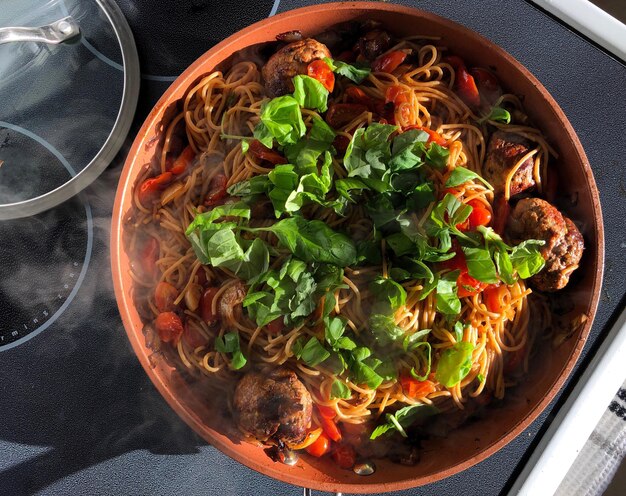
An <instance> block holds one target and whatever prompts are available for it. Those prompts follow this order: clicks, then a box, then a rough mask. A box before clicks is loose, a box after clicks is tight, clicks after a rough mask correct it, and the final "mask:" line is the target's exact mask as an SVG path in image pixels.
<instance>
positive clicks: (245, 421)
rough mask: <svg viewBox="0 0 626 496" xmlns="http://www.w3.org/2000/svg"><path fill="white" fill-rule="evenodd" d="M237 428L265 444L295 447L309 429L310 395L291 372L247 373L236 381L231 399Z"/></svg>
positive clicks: (311, 403) (276, 370) (311, 404)
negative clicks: (292, 445) (232, 399)
mask: <svg viewBox="0 0 626 496" xmlns="http://www.w3.org/2000/svg"><path fill="white" fill-rule="evenodd" d="M233 403H234V411H235V419H236V421H237V423H238V425H239V428H240V429H241V430H242V431H244V432H246V433H248V434H250V435H252V436H254V437H255V438H256V439H257V440H259V441H261V442H264V443H268V444H282V443H285V444H288V445H289V444H298V443H300V442H302V441H303V440H304V438H305V436H306V433H307V430H308V429H309V427H310V426H311V410H312V407H313V401H312V399H311V395H310V394H309V392H308V391H307V389H306V388H305V387H304V384H302V382H300V380H299V379H298V377H297V376H296V374H295V373H294V372H292V371H291V370H288V369H285V368H279V369H275V370H273V371H272V372H271V373H269V374H262V373H260V372H249V373H247V374H246V375H245V376H243V378H242V379H241V380H240V381H239V384H237V388H236V389H235V398H234V402H233Z"/></svg>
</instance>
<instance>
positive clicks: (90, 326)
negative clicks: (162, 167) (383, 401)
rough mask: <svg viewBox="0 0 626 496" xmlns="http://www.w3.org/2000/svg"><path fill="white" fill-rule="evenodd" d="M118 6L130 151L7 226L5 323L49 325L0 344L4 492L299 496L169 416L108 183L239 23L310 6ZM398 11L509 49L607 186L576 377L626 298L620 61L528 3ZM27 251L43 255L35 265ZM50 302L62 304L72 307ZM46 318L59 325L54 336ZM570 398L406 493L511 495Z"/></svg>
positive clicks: (438, 3) (421, 4) (0, 254)
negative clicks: (146, 356)
mask: <svg viewBox="0 0 626 496" xmlns="http://www.w3.org/2000/svg"><path fill="white" fill-rule="evenodd" d="M117 1H118V4H119V5H120V6H121V8H122V10H123V11H124V14H125V15H126V17H127V19H128V21H129V24H130V25H131V28H132V29H133V32H134V35H135V38H136V41H137V46H138V50H139V55H140V60H141V63H142V68H141V69H142V75H143V77H142V88H141V94H140V102H139V106H138V110H137V115H136V120H135V125H134V127H133V129H132V130H131V133H130V135H129V140H127V146H126V147H125V148H124V149H123V150H122V151H121V152H120V154H119V155H118V157H117V158H116V160H115V161H114V163H113V164H112V165H111V166H110V167H109V169H108V170H107V171H106V172H105V173H104V174H103V175H102V176H101V177H100V178H99V179H98V180H97V181H96V182H95V183H94V184H93V185H92V186H91V187H89V188H88V190H87V191H86V192H85V194H83V195H81V196H80V197H79V198H75V199H73V200H71V202H69V203H67V204H65V205H63V206H61V207H59V208H57V209H55V210H54V211H52V212H49V213H46V214H42V215H39V216H36V217H34V218H31V219H29V220H25V221H22V222H24V223H26V224H19V225H18V224H17V223H13V224H9V223H5V224H3V225H1V226H0V248H1V250H0V264H1V265H0V291H1V292H2V294H3V298H5V300H6V299H7V298H11V299H12V302H13V306H12V308H18V309H19V311H18V312H15V311H14V312H13V313H11V314H7V313H6V312H5V313H3V316H2V317H1V318H0V322H2V323H3V324H5V325H4V327H5V328H9V327H11V326H14V327H15V329H18V327H19V328H20V329H21V328H22V327H23V326H26V327H28V326H31V327H32V326H37V325H38V326H39V329H41V331H40V332H39V334H37V335H36V336H34V337H32V339H28V340H27V341H25V342H23V343H21V344H19V345H18V346H14V347H12V348H11V349H8V347H7V349H4V350H3V347H2V343H0V351H2V352H0V412H2V413H1V414H0V493H1V494H11V495H21V494H33V493H37V494H93V495H96V494H107V495H108V494H114V495H126V494H158V495H161V494H162V495H174V494H180V493H184V494H189V495H196V494H197V495H200V494H203V495H204V494H210V495H213V494H216V495H217V494H220V495H221V494H226V495H252V494H254V495H268V496H269V495H295V494H299V493H300V491H299V490H298V489H297V488H295V487H293V486H289V485H287V484H283V483H280V482H276V481H274V480H271V479H269V478H267V477H265V476H262V475H260V474H257V473H256V472H253V471H252V470H250V469H248V468H246V467H244V466H242V465H240V464H238V463H236V462H234V461H232V460H231V459H230V458H228V457H226V456H225V455H223V454H221V453H220V452H218V451H217V450H215V449H214V448H212V447H210V446H208V445H207V443H206V442H204V441H203V440H202V439H200V438H199V437H198V436H196V435H195V434H194V433H193V432H192V431H191V429H189V428H188V427H187V426H186V425H185V424H184V423H183V422H182V421H181V420H180V419H179V418H178V417H177V416H176V414H175V413H174V412H173V411H172V410H171V409H170V408H169V406H167V404H166V403H165V401H164V400H163V399H162V398H161V397H160V395H159V394H158V392H157V391H156V390H155V388H154V387H153V386H152V384H151V383H150V381H149V380H148V378H147V376H146V375H145V374H144V372H143V370H142V369H141V367H140V365H139V362H138V361H137V359H136V358H135V356H134V354H133V352H132V350H131V348H130V346H129V343H128V340H127V339H126V335H125V332H124V329H123V327H122V324H121V321H120V318H119V315H118V311H117V307H116V303H115V299H114V296H113V290H112V282H111V273H110V268H109V254H108V249H109V233H110V230H109V229H110V215H111V208H112V203H113V195H114V189H115V186H116V183H117V179H118V177H119V174H120V171H121V167H122V164H123V160H124V158H125V154H126V151H127V150H128V145H129V144H130V141H131V139H132V138H133V137H134V133H135V132H136V131H137V130H138V128H139V126H140V125H141V123H142V121H143V119H144V118H145V116H146V115H147V113H148V111H149V110H150V108H151V107H152V105H153V104H154V103H155V102H156V99H158V97H159V96H160V95H161V93H162V92H163V91H164V90H165V89H166V88H167V86H168V85H169V81H171V80H172V79H173V78H172V76H176V75H177V74H179V73H180V72H182V70H183V69H184V68H185V67H186V66H187V65H188V64H189V63H191V62H192V61H193V60H194V59H195V58H197V57H198V56H199V55H201V54H202V53H203V52H204V51H205V50H207V49H208V48H210V47H211V46H212V45H213V44H214V43H216V42H217V41H218V40H220V39H222V38H223V37H225V36H227V35H229V34H231V33H233V32H235V31H236V30H238V29H240V28H242V27H244V26H245V25H247V24H249V23H251V22H253V21H255V20H258V19H261V18H263V17H265V16H267V15H269V14H270V13H271V12H272V11H276V10H277V11H278V12H282V11H285V10H289V9H292V8H296V7H300V6H303V5H306V4H309V3H313V2H307V1H297V0H284V1H279V0H275V1H271V0H267V1H265V2H258V3H254V5H249V6H246V7H244V6H242V3H240V2H234V1H231V2H218V1H216V0H191V1H188V2H170V3H168V4H167V5H165V4H164V2H162V1H160V0H142V1H139V0H117ZM399 3H404V4H407V5H413V6H415V7H418V8H422V9H425V10H429V11H432V12H434V13H436V14H439V15H442V16H444V17H448V18H450V19H452V20H454V21H457V22H459V23H461V24H464V25H466V26H468V27H469V28H471V29H474V30H475V31H477V32H479V33H481V34H483V35H484V36H486V37H487V38H489V39H491V40H493V41H494V42H496V43H497V44H499V45H500V46H502V47H503V48H504V49H505V50H507V51H508V52H509V53H511V54H512V55H513V56H514V57H516V58H517V59H518V60H520V61H521V62H522V63H523V64H524V65H525V66H526V67H527V68H528V69H529V70H530V71H531V72H533V73H534V74H535V75H536V76H537V77H538V78H539V80H540V81H541V82H542V83H543V84H544V85H545V86H546V88H547V89H548V90H549V91H550V92H551V93H552V95H553V96H554V97H555V99H556V100H557V102H558V103H559V104H560V105H561V107H562V108H563V110H564V111H565V114H566V115H567V116H568V118H569V119H570V121H571V122H572V124H573V126H574V128H575V130H576V132H577V133H578V135H579V137H580V140H581V142H582V144H583V146H584V148H585V150H586V152H587V155H588V158H589V161H590V163H591V166H592V168H593V170H594V174H595V178H596V181H597V184H598V188H599V190H600V195H601V200H602V208H603V214H604V222H605V235H606V267H605V273H604V287H603V291H602V297H601V301H600V307H599V309H598V313H597V316H596V320H595V323H594V326H593V329H592V332H591V336H590V339H589V341H588V343H587V345H586V346H585V348H584V351H583V354H582V357H581V360H580V361H579V364H578V367H577V369H576V373H575V375H574V376H573V380H575V379H576V377H577V376H578V375H579V374H580V371H581V370H582V369H583V368H584V366H585V365H586V364H587V363H588V361H589V359H590V357H591V356H592V354H593V351H594V350H595V349H596V348H597V346H598V345H599V343H600V342H601V340H602V338H603V336H604V335H605V333H606V332H607V331H608V327H609V325H610V324H611V323H612V321H613V319H614V317H615V315H616V313H617V310H618V309H620V308H622V307H623V305H624V296H625V294H626V287H625V286H624V273H626V236H625V232H626V230H625V229H624V227H623V222H624V219H626V206H625V205H626V202H625V199H626V166H625V165H624V164H623V162H622V160H623V158H622V157H624V156H626V140H624V138H623V136H624V132H625V131H626V99H624V96H623V90H624V87H625V86H626V67H624V66H623V65H621V64H620V63H619V62H616V61H615V60H613V59H611V58H610V57H609V56H607V55H606V54H605V53H603V52H601V51H600V50H598V49H597V48H595V47H594V46H592V45H591V44H589V43H588V42H587V41H585V40H583V39H582V38H580V37H579V36H577V35H576V34H575V33H573V32H571V31H569V30H568V29H567V28H566V27H564V26H562V25H560V24H559V23H558V22H556V21H555V20H553V19H552V18H549V17H547V16H546V15H545V14H543V13H542V12H540V11H538V10H537V9H535V8H534V7H532V6H531V5H530V4H528V3H526V2H524V1H522V0H506V1H498V0H483V1H481V2H460V1H458V0H422V1H413V2H399ZM11 222H14V221H11ZM25 225H28V226H29V228H28V229H30V230H29V231H28V233H29V234H28V235H24V234H23V233H24V229H25V228H24V226H25ZM47 246H49V248H48V249H46V247H47ZM31 251H32V252H35V251H36V252H37V253H43V255H42V256H39V255H38V256H37V257H34V256H30V257H29V256H28V253H29V252H31ZM15 260H19V261H20V262H19V263H17V262H15ZM11 261H13V263H11ZM52 267H54V268H52ZM77 281H78V282H77ZM25 287H27V288H32V289H29V290H28V291H25V290H24V288H25ZM70 296H71V298H70ZM55 298H58V299H59V300H61V301H63V302H65V301H68V303H67V305H65V307H66V308H62V307H63V304H59V303H55ZM16 302H17V303H16ZM18 303H19V305H20V306H17V304H18ZM38 305H39V306H38ZM44 311H47V312H48V315H43V312H44ZM57 313H58V314H57ZM53 315H54V319H51V318H50V317H51V316H53ZM44 317H45V318H44ZM34 318H38V319H40V320H41V322H39V320H38V322H33V319H34ZM44 321H45V322H48V321H50V323H49V324H47V326H46V328H45V329H43V328H42V327H43V326H41V323H42V322H44ZM32 334H33V335H34V333H32ZM9 335H10V333H9ZM9 335H7V336H9ZM16 336H17V334H16ZM7 339H9V337H7ZM569 384H570V386H571V381H570V383H569ZM567 391H568V387H565V388H564V393H563V396H562V397H561V398H560V399H557V400H555V401H554V402H553V403H552V404H551V405H550V406H549V407H548V408H547V409H546V411H545V412H544V413H543V414H542V415H541V416H540V417H539V419H538V420H537V421H535V422H534V423H533V424H532V425H531V426H530V427H529V428H528V429H527V430H526V431H525V432H524V433H522V434H521V435H520V436H518V437H517V438H516V439H515V440H514V441H513V442H511V443H510V444H509V445H508V446H506V447H505V448H503V449H502V450H500V451H499V452H498V453H496V454H495V455H493V456H492V457H490V458H489V459H487V460H485V461H483V462H482V463H480V464H478V465H476V466H475V467H473V468H471V469H469V470H466V471H464V472H462V473H460V474H457V475H455V476H452V477H449V478H447V479H445V480H443V481H440V482H438V483H435V484H431V485H428V486H425V487H422V488H419V489H414V490H409V491H404V492H403V493H402V494H406V495H417V494H421V495H435V494H437V495H456V494H465V495H468V496H469V495H474V494H481V495H491V494H494V495H495V494H503V493H504V492H505V491H506V489H507V487H509V486H510V484H511V483H512V480H513V479H514V477H515V476H516V474H517V473H518V472H519V470H520V469H521V466H522V465H523V462H524V461H525V460H526V459H527V457H528V456H529V454H530V453H531V451H532V448H533V446H534V445H535V444H536V442H537V441H538V439H539V437H540V434H541V432H542V430H543V429H545V428H546V427H547V426H548V425H549V423H550V421H551V419H552V418H553V415H554V413H555V412H556V410H557V409H558V406H559V401H562V400H563V398H564V397H565V395H566V394H567ZM398 494H399V493H398Z"/></svg>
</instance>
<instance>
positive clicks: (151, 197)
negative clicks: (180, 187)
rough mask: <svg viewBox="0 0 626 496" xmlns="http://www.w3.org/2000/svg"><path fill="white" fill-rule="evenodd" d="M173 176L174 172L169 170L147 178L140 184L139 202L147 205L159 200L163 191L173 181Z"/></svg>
mask: <svg viewBox="0 0 626 496" xmlns="http://www.w3.org/2000/svg"><path fill="white" fill-rule="evenodd" d="M172 178H173V174H172V173H171V172H169V171H168V172H164V173H163V174H159V175H158V176H156V177H151V178H150V179H146V180H145V181H144V182H143V183H141V185H140V186H139V193H138V196H139V202H140V203H141V204H142V205H144V206H146V204H148V203H150V202H153V201H155V200H157V199H158V197H159V194H160V193H161V191H163V190H164V189H165V187H166V186H167V185H168V184H169V183H170V182H171V181H172Z"/></svg>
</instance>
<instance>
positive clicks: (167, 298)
mask: <svg viewBox="0 0 626 496" xmlns="http://www.w3.org/2000/svg"><path fill="white" fill-rule="evenodd" d="M177 296H178V290H177V289H176V288H175V287H174V286H172V285H171V284H170V283H169V282H165V281H161V282H160V283H159V284H157V287H156V289H155V290H154V303H155V305H156V307H157V309H158V310H159V312H170V311H172V310H174V300H175V299H176V297H177Z"/></svg>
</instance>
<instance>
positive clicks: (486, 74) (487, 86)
mask: <svg viewBox="0 0 626 496" xmlns="http://www.w3.org/2000/svg"><path fill="white" fill-rule="evenodd" d="M469 72H470V74H471V75H472V77H473V78H474V81H475V82H476V86H477V88H478V92H479V94H480V96H481V97H483V98H484V99H485V100H486V101H487V102H488V103H489V104H490V105H493V104H494V103H495V101H496V100H497V99H498V98H500V96H501V95H502V88H501V87H500V82H499V81H498V78H497V77H496V76H494V75H493V74H492V73H491V72H490V71H488V70H487V69H483V68H482V67H472V68H471V69H470V71H469Z"/></svg>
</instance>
